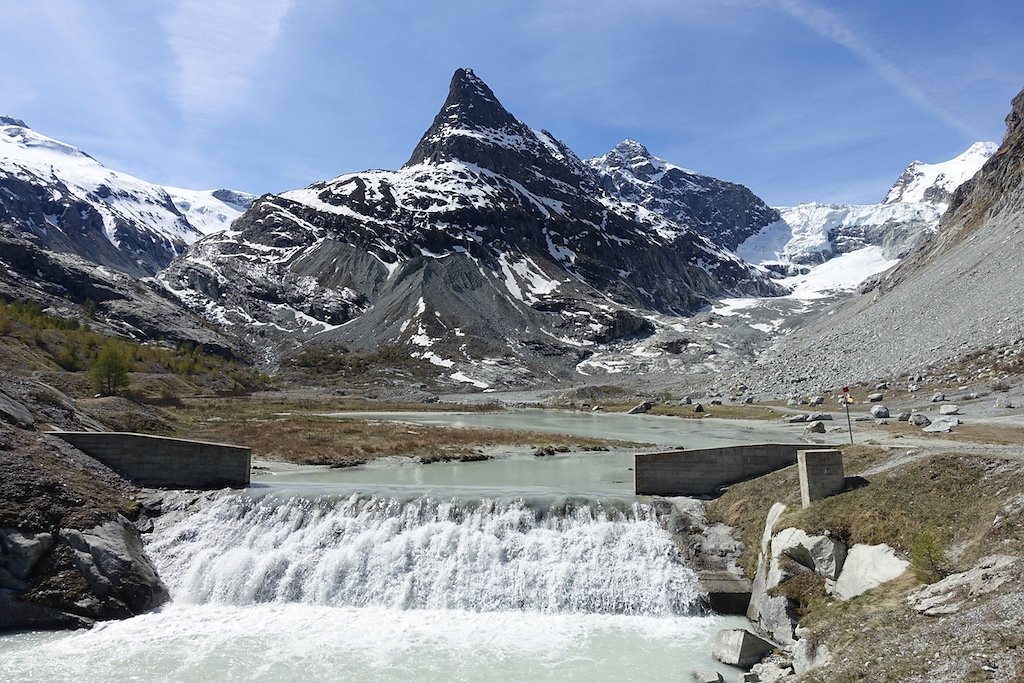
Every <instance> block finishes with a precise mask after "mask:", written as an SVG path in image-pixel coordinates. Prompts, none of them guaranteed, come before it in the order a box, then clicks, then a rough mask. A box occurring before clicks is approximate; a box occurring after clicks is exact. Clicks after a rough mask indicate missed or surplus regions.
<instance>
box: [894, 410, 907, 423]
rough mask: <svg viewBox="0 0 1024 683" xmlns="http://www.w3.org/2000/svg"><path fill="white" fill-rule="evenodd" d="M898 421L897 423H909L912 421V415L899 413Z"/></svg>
mask: <svg viewBox="0 0 1024 683" xmlns="http://www.w3.org/2000/svg"><path fill="white" fill-rule="evenodd" d="M896 421H897V422H909V421H910V413H907V412H903V413H898V414H897V415H896Z"/></svg>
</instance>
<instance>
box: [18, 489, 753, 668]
mask: <svg viewBox="0 0 1024 683" xmlns="http://www.w3.org/2000/svg"><path fill="white" fill-rule="evenodd" d="M158 521H159V522H160V523H159V524H158V528H157V530H156V531H155V532H154V533H153V534H151V535H150V537H149V538H148V539H147V551H148V552H149V554H150V556H151V557H152V558H153V560H154V562H155V564H156V565H157V567H158V569H159V571H160V574H161V576H162V577H163V578H164V580H165V581H166V582H167V584H168V586H169V587H170V589H171V593H172V595H173V601H172V603H171V604H169V605H167V606H165V607H164V608H162V609H160V610H156V611H154V612H151V613H148V614H144V615H141V616H139V617H135V618H133V619H128V620H125V621H119V622H107V623H103V624H100V625H98V626H97V627H95V628H94V629H92V630H91V631H82V632H76V633H66V632H65V633H45V632H32V633H24V634H17V635H13V636H6V637H3V638H0V680H19V681H25V682H26V683H30V682H33V681H40V682H41V681H47V682H51V681H68V682H69V683H70V682H72V681H74V682H76V683H77V682H78V681H82V680H94V681H108V680H109V681H119V680H132V681H210V680H217V681H295V680H304V681H336V680H347V681H374V680H375V681H433V680H445V681H479V680H487V681H526V680H529V681H559V682H565V681H619V680H633V679H635V678H637V677H638V676H642V677H643V678H647V679H651V680H668V679H674V680H682V679H683V678H686V677H688V676H689V672H691V671H693V670H695V669H714V668H716V666H717V668H719V669H720V670H723V667H722V665H718V664H716V663H715V662H713V661H712V660H711V658H710V656H709V652H708V651H709V647H708V641H709V639H710V637H711V635H712V633H713V632H714V631H715V630H716V629H718V628H723V627H730V626H735V625H737V623H739V620H738V619H736V618H723V617H717V616H710V615H704V614H702V610H701V608H700V596H699V590H698V586H697V582H696V578H695V576H694V573H693V572H692V571H691V570H690V569H689V568H688V567H686V566H685V565H684V564H683V562H682V561H681V558H680V557H679V552H678V550H677V549H676V547H675V546H674V544H673V542H672V539H671V537H670V536H669V534H668V533H667V532H665V531H664V530H663V529H662V528H661V527H660V526H659V525H658V522H657V520H656V519H655V515H654V511H653V510H652V509H651V507H650V506H647V505H644V504H641V503H635V502H632V503H631V502H621V501H606V502H603V503H601V502H596V501H592V500H586V499H582V498H553V497H551V496H548V497H547V498H546V499H543V500H542V499H539V498H538V499H535V500H533V501H529V500H524V499H522V498H518V499H507V500H497V499H477V500H454V499H452V500H445V499H438V498H430V497H421V498H410V499H406V500H399V499H396V498H392V497H387V496H381V495H369V496H368V495H352V496H350V497H332V496H320V497H313V498H302V497H288V496H287V495H284V494H283V493H282V492H280V491H279V492H277V493H273V492H271V493H268V494H267V495H264V496H262V497H260V496H254V495H252V494H251V493H248V492H243V493H222V494H218V495H217V496H215V497H214V498H213V499H212V500H209V501H207V502H205V503H204V504H203V505H202V506H200V507H198V508H197V509H196V510H195V511H194V512H191V513H189V514H181V515H179V514H178V513H171V514H169V515H167V516H166V517H164V518H163V519H161V520H158ZM723 672H725V671H723ZM725 673H727V674H728V672H725Z"/></svg>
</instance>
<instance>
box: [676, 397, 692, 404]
mask: <svg viewBox="0 0 1024 683" xmlns="http://www.w3.org/2000/svg"><path fill="white" fill-rule="evenodd" d="M691 403H693V399H692V398H690V397H689V396H684V397H683V398H681V399H680V400H679V405H681V406H688V405H690V404H691Z"/></svg>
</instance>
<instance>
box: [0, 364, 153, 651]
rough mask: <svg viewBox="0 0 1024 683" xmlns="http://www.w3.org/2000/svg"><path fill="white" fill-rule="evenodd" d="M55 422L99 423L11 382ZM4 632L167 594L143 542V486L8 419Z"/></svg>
mask: <svg viewBox="0 0 1024 683" xmlns="http://www.w3.org/2000/svg"><path fill="white" fill-rule="evenodd" d="M3 389H4V392H5V394H7V395H11V394H14V396H15V397H16V398H17V400H18V401H19V403H21V404H22V405H24V406H25V407H26V409H27V410H28V411H29V412H30V413H31V414H33V418H36V417H38V418H42V419H44V420H45V421H46V422H47V423H48V424H52V425H54V426H59V427H69V428H81V427H82V426H83V425H85V424H88V425H95V424H96V423H95V422H94V421H93V420H91V418H88V417H87V416H85V415H82V414H81V413H79V412H78V411H77V410H76V408H75V406H74V403H73V402H72V401H71V400H70V399H67V398H66V397H64V398H63V399H62V398H61V395H60V394H59V392H56V391H55V390H52V389H51V390H50V391H49V392H47V391H45V387H43V385H38V383H34V382H31V381H28V380H24V381H22V382H17V381H7V382H5V383H4V386H3ZM0 471H2V472H3V476H2V477H0V631H5V630H18V629H42V628H80V627H85V626H89V625H91V624H92V623H94V622H96V621H100V620H104V619H119V618H125V617H129V616H132V615H135V614H139V613H141V612H144V611H146V610H149V609H152V608H154V607H157V606H159V605H160V604H162V603H163V602H165V601H166V600H167V599H168V594H167V589H166V588H165V587H164V585H163V583H162V582H161V581H160V579H159V577H158V576H157V575H156V571H155V570H154V569H153V566H152V564H151V563H150V562H149V560H148V558H147V557H146V555H145V552H144V550H143V548H142V541H141V538H140V536H139V526H145V525H144V524H143V521H144V515H145V511H144V510H143V509H142V507H141V506H140V505H139V504H138V503H137V502H135V500H134V498H135V496H136V489H134V488H133V487H132V486H130V485H129V484H128V483H127V482H125V481H124V480H122V479H121V478H120V477H118V476H117V475H116V474H115V473H114V472H112V471H111V470H109V469H107V468H106V467H104V466H103V465H101V464H100V463H98V462H96V461H95V460H93V459H92V458H89V457H88V456H86V455H84V454H83V453H81V452H80V451H77V450H76V449H74V448H72V447H71V446H69V445H68V444H66V443H65V442H63V441H61V440H60V439H56V438H53V437H50V436H48V435H46V434H41V433H36V432H32V431H27V430H25V429H21V428H17V427H13V426H10V425H6V424H3V423H0Z"/></svg>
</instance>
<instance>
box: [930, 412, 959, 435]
mask: <svg viewBox="0 0 1024 683" xmlns="http://www.w3.org/2000/svg"><path fill="white" fill-rule="evenodd" d="M958 424H960V419H959V418H957V417H954V416H952V415H950V416H948V417H940V418H939V419H938V420H936V421H935V422H932V423H931V424H930V425H928V426H927V427H925V428H924V431H926V432H931V433H937V432H951V431H953V428H954V427H956V426H957V425H958Z"/></svg>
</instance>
